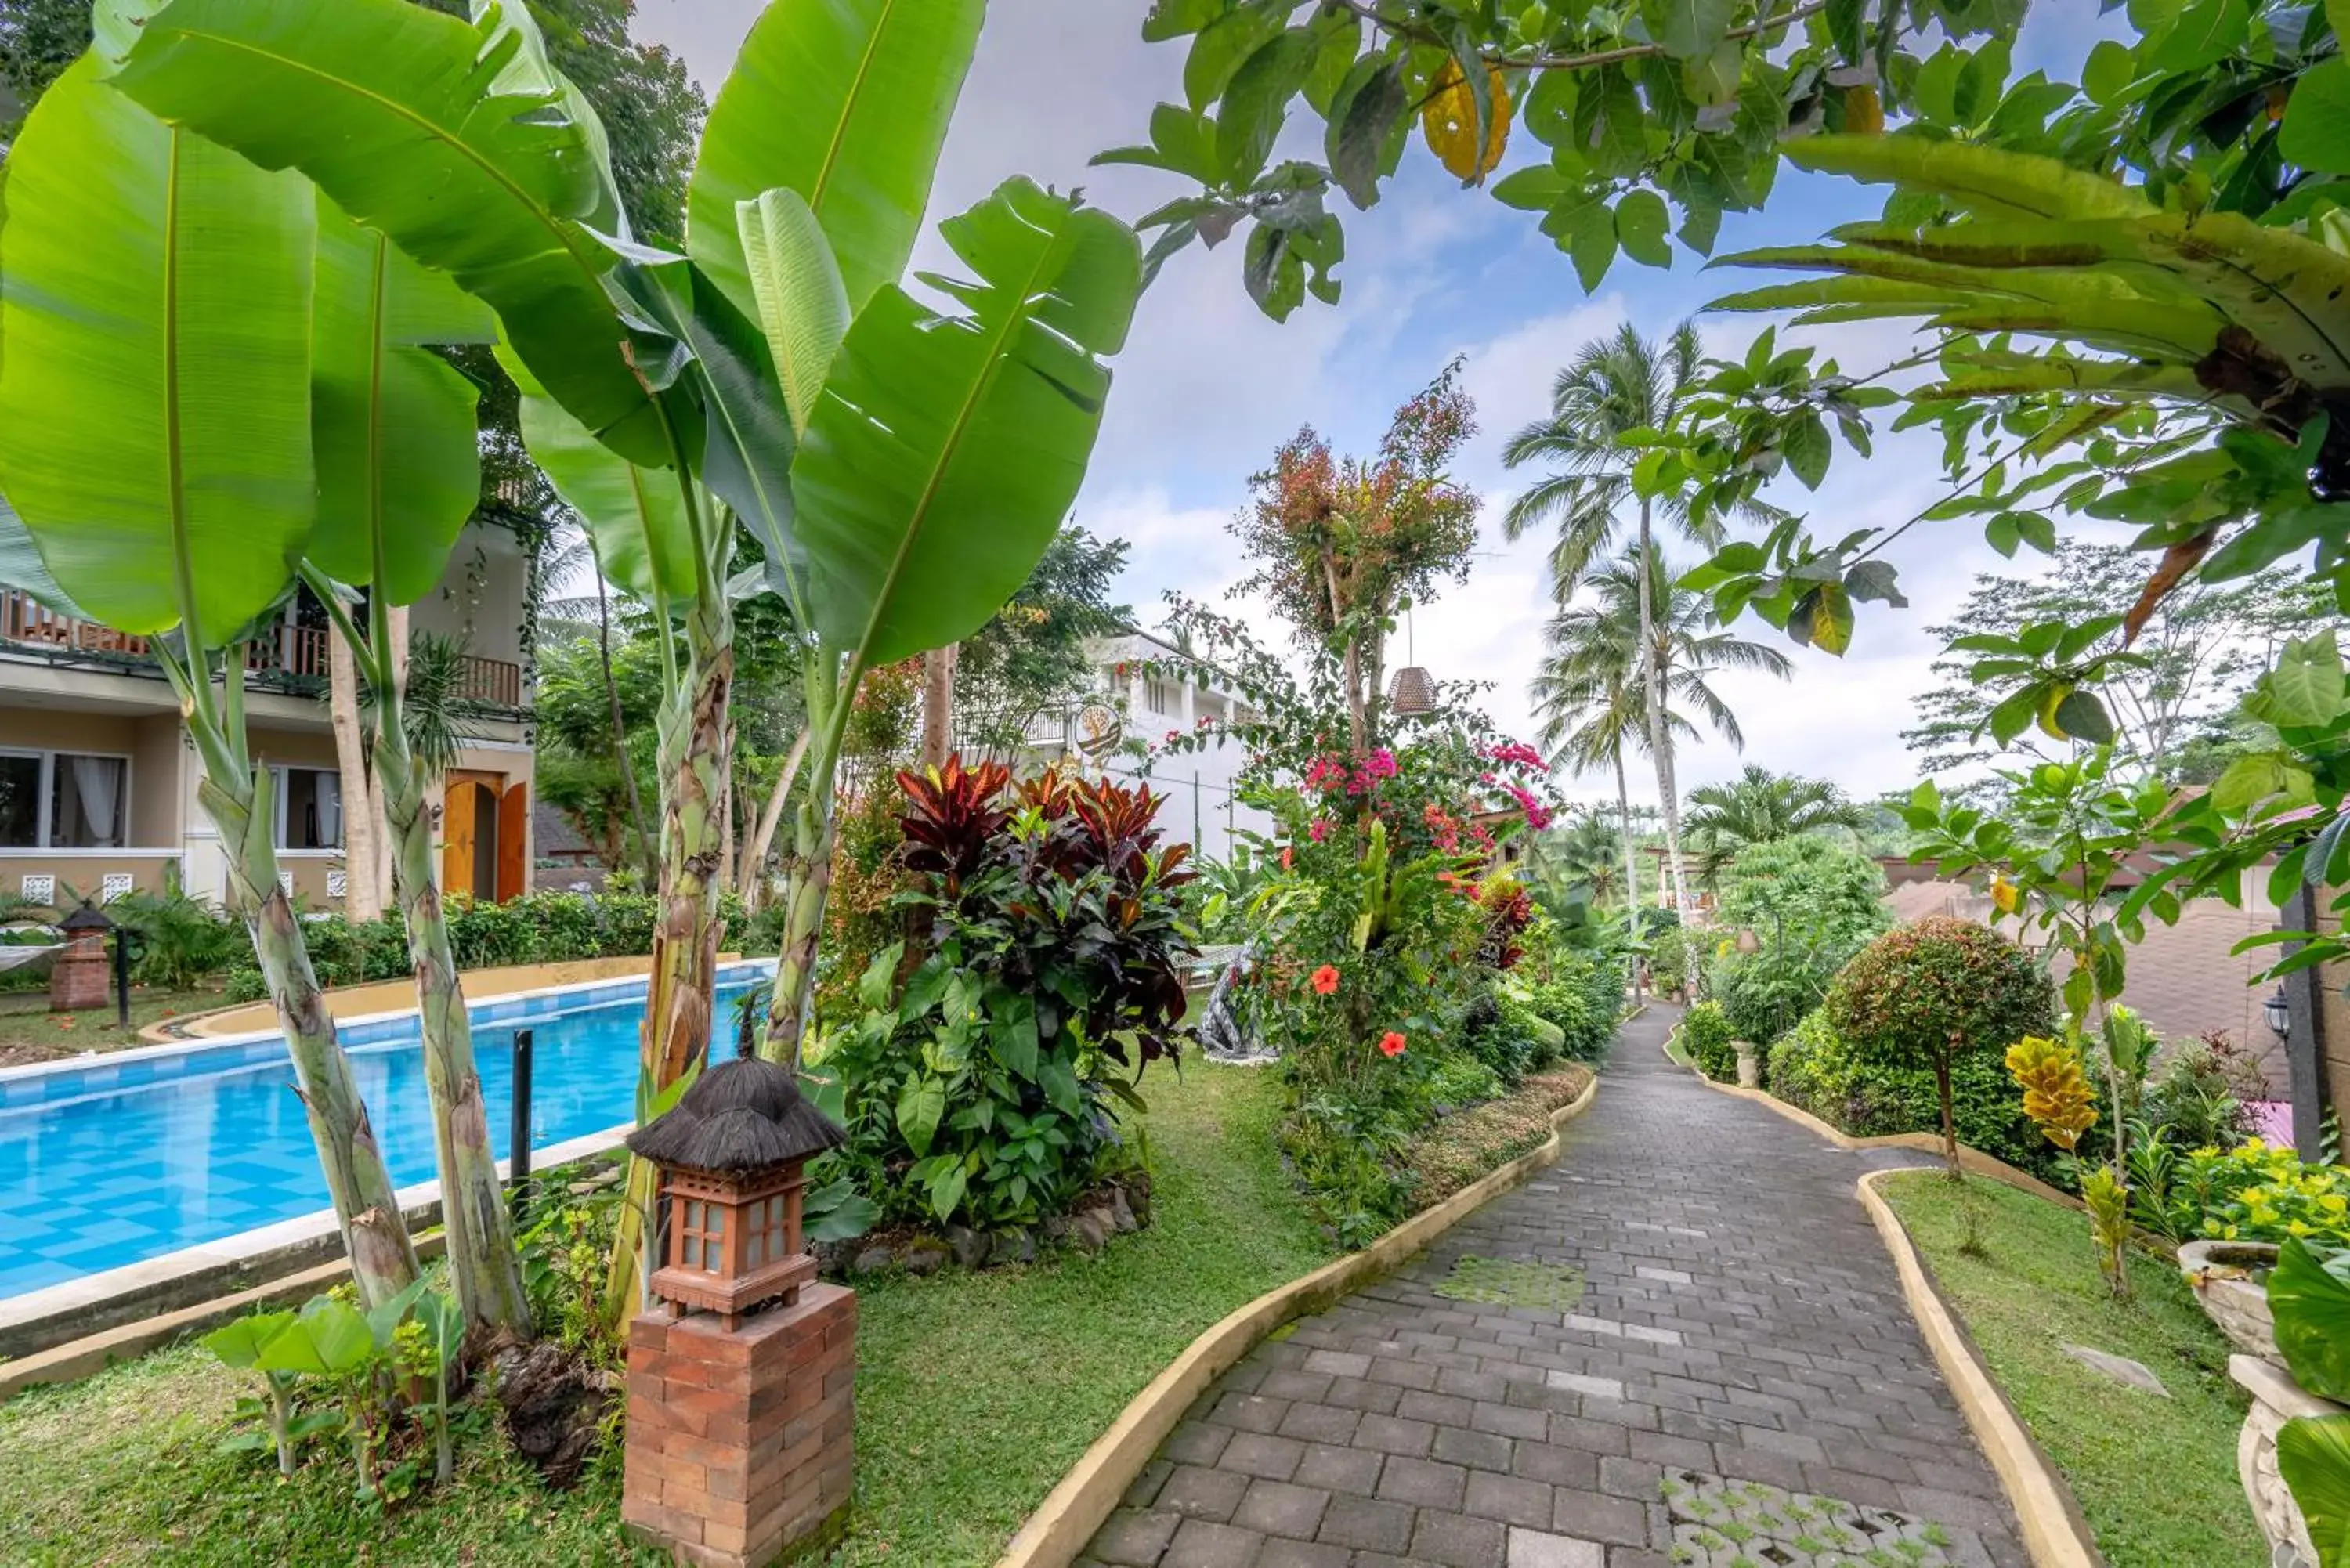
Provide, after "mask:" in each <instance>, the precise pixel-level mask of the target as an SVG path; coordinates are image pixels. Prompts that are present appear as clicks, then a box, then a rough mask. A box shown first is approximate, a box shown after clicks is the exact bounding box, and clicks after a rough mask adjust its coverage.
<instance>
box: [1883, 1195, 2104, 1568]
mask: <svg viewBox="0 0 2350 1568" xmlns="http://www.w3.org/2000/svg"><path fill="white" fill-rule="evenodd" d="M1901 1174H1903V1173H1902V1172H1900V1171H1895V1170H1872V1171H1870V1172H1869V1173H1868V1174H1867V1175H1866V1176H1864V1177H1862V1178H1861V1179H1860V1182H1859V1188H1858V1190H1859V1193H1860V1206H1861V1207H1862V1208H1863V1209H1865V1210H1867V1211H1868V1217H1869V1219H1870V1220H1872V1221H1874V1222H1875V1223H1876V1226H1877V1234H1878V1235H1879V1236H1881V1237H1883V1238H1884V1240H1885V1250H1886V1251H1888V1252H1890V1253H1891V1254H1892V1255H1893V1268H1894V1272H1896V1273H1898V1274H1899V1275H1900V1277H1901V1292H1902V1294H1903V1295H1905V1296H1907V1297H1908V1301H1909V1311H1910V1314H1911V1315H1912V1316H1914V1317H1916V1318H1917V1320H1918V1332H1919V1333H1920V1334H1923V1335H1924V1336H1925V1339H1926V1345H1927V1347H1928V1348H1929V1349H1930V1350H1931V1351H1932V1352H1933V1353H1934V1362H1935V1365H1937V1366H1939V1367H1940V1368H1941V1369H1942V1380H1943V1381H1944V1382H1945V1383H1947V1384H1948V1385H1949V1386H1950V1393H1951V1394H1952V1396H1953V1397H1956V1398H1957V1400H1958V1402H1959V1409H1960V1412H1961V1413H1962V1414H1963V1415H1964V1416H1965V1417H1966V1418H1967V1425H1968V1427H1970V1428H1972V1429H1973V1432H1974V1435H1975V1441H1976V1442H1978V1443H1980V1444H1981V1445H1982V1450H1983V1457H1984V1458H1986V1459H1989V1460H1990V1461H1991V1469H1992V1470H1994V1471H1995V1472H1996V1473H1997V1474H1998V1476H1999V1480H2000V1484H2001V1485H2002V1486H2003V1487H2005V1488H2006V1489H2007V1497H2008V1501H2009V1502H2011V1503H2012V1504H2013V1505H2014V1508H2015V1515H2016V1518H2017V1520H2018V1521H2020V1522H2021V1523H2022V1526H2023V1544H2024V1549H2025V1550H2026V1551H2028V1552H2031V1553H2032V1561H2033V1564H2034V1568H2106V1560H2105V1558H2104V1557H2103V1556H2102V1555H2100V1554H2099V1553H2098V1551H2097V1547H2096V1541H2095V1537H2094V1536H2093V1535H2092V1534H2091V1532H2090V1530H2089V1523H2088V1520H2087V1519H2086V1518H2085V1517H2084V1516H2083V1514H2082V1512H2081V1504H2080V1501H2079V1500H2077V1499H2076V1498H2074V1495H2073V1489H2072V1488H2071V1487H2069V1486H2067V1485H2066V1484H2065V1483H2064V1476H2063V1475H2062V1474H2061V1473H2060V1472H2059V1471H2058V1470H2057V1469H2056V1467H2055V1465H2054V1463H2053V1462H2051V1461H2050V1459H2049V1458H2048V1456H2047V1455H2046V1454H2045V1453H2043V1451H2042V1450H2041V1448H2040V1445H2039V1444H2038V1443H2037V1442H2035V1441H2034V1440H2033V1437H2032V1434H2031V1432H2030V1431H2028V1430H2027V1429H2026V1428H2024V1425H2023V1422H2022V1419H2021V1418H2020V1417H2018V1416H2017V1415H2016V1414H2015V1410H2014V1407H2012V1406H2011V1405H2009V1404H2008V1402H2007V1396H2006V1395H2005V1394H2004V1393H2002V1391H2001V1389H2000V1386H1999V1384H1998V1382H1997V1381H1996V1380H1995V1379H1993V1377H1992V1376H1991V1369H1990V1368H1989V1367H1988V1366H1984V1365H1983V1360H1982V1356H1981V1354H1980V1353H1979V1352H1978V1351H1977V1350H1976V1349H1975V1345H1974V1341H1973V1339H1972V1338H1971V1337H1970V1336H1969V1334H1967V1331H1966V1326H1965V1324H1962V1323H1960V1321H1959V1317H1958V1314H1956V1313H1954V1312H1952V1311H1951V1310H1950V1304H1949V1303H1947V1302H1945V1301H1944V1300H1943V1299H1942V1295H1941V1292H1940V1291H1939V1290H1938V1289H1937V1288H1936V1287H1935V1285H1934V1282H1933V1277H1932V1276H1931V1274H1929V1272H1928V1271H1927V1268H1926V1264H1925V1262H1924V1260H1923V1259H1921V1258H1919V1257H1918V1249H1917V1247H1916V1246H1915V1245H1914V1244H1912V1243H1911V1241H1910V1240H1909V1232H1908V1230H1907V1229H1906V1228H1905V1227H1904V1226H1903V1225H1902V1223H1901V1217H1900V1216H1899V1215H1898V1214H1896V1213H1894V1212H1893V1206H1892V1205H1891V1204H1889V1203H1887V1202H1886V1200H1885V1198H1884V1195H1883V1194H1881V1193H1879V1192H1878V1191H1877V1187H1878V1186H1879V1185H1880V1184H1881V1183H1883V1182H1884V1181H1885V1180H1886V1179H1887V1178H1889V1177H1893V1176H1898V1175H1901Z"/></svg>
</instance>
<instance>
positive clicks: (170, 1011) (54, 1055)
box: [0, 985, 221, 1067]
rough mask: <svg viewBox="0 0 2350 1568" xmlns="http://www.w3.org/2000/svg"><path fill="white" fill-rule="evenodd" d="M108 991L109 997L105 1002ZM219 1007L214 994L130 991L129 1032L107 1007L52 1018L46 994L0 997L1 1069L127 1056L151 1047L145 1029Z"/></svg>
mask: <svg viewBox="0 0 2350 1568" xmlns="http://www.w3.org/2000/svg"><path fill="white" fill-rule="evenodd" d="M112 994H113V993H112V992H111V991H109V992H108V995H109V999H110V998H111V996H112ZM220 1005H221V993H220V992H218V991H216V990H214V991H165V990H157V989H154V988H151V987H149V986H143V985H135V986H132V987H131V988H130V1028H128V1029H121V1028H118V1027H116V1025H115V1022H114V1020H115V1016H116V1014H115V1011H114V1008H113V1006H112V1004H111V1002H110V1000H109V1005H107V1006H106V1007H104V1008H100V1009H97V1010H94V1011H91V1012H50V1011H49V1008H48V1002H47V992H13V993H8V994H0V1067H29V1066H32V1065H33V1064H36V1063H38V1062H55V1061H59V1060H61V1059H63V1058H65V1057H68V1056H79V1055H84V1054H88V1053H90V1052H94V1051H95V1052H107V1051H122V1050H128V1049H129V1048H130V1047H131V1046H134V1045H151V1044H154V1042H153V1041H151V1040H149V1039H148V1038H147V1037H146V1035H145V1034H144V1033H142V1032H143V1031H144V1030H145V1029H146V1028H147V1026H148V1025H150V1024H154V1023H165V1022H167V1021H169V1020H172V1019H175V1018H184V1017H186V1016H188V1015H189V1014H191V1013H198V1012H205V1011H206V1010H208V1009H212V1008H216V1007H219V1006H220Z"/></svg>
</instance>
